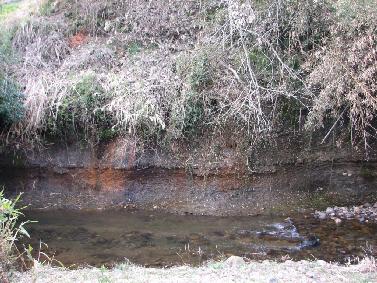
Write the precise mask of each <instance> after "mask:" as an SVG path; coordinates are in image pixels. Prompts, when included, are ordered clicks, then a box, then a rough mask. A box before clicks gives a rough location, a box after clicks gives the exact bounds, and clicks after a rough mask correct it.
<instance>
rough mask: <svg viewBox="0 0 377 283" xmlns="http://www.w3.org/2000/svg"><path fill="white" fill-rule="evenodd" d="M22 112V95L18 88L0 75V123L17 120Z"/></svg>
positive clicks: (6, 123)
mask: <svg viewBox="0 0 377 283" xmlns="http://www.w3.org/2000/svg"><path fill="white" fill-rule="evenodd" d="M23 114H24V108H23V95H22V93H21V92H20V88H19V87H18V86H17V85H16V84H15V83H14V82H12V81H11V80H9V79H7V78H4V77H2V76H1V75H0V125H3V126H6V125H10V124H12V123H16V122H19V121H20V120H21V119H22V117H23Z"/></svg>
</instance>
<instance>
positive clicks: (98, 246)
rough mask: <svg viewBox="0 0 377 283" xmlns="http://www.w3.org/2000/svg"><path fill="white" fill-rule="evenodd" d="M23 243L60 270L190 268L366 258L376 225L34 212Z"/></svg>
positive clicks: (373, 242)
mask: <svg viewBox="0 0 377 283" xmlns="http://www.w3.org/2000/svg"><path fill="white" fill-rule="evenodd" d="M25 217H26V218H27V219H31V220H36V221H38V222H37V223H33V224H30V226H29V231H30V234H31V239H29V240H24V241H25V242H24V244H28V243H31V244H32V245H33V247H34V248H35V250H38V246H39V243H40V240H42V242H43V243H46V244H47V245H48V248H45V247H44V248H42V251H44V252H47V253H48V254H49V255H50V256H53V257H54V258H55V259H56V260H58V261H60V262H62V263H63V264H64V265H65V266H72V265H73V266H82V265H94V266H101V265H107V266H109V265H112V264H114V263H116V262H122V261H124V260H125V259H128V260H129V261H131V262H133V263H137V264H142V265H145V266H159V267H161V266H172V265H182V264H191V265H198V264H201V263H203V262H205V261H207V260H209V259H221V258H222V257H224V256H230V255H238V256H244V257H247V258H250V259H274V260H280V259H282V258H288V257H289V258H291V259H293V260H299V259H323V260H327V261H339V262H344V261H347V258H349V257H354V256H363V255H365V253H373V247H376V245H377V236H376V235H377V224H371V223H369V224H368V223H364V224H361V223H359V222H357V221H344V222H342V223H341V224H340V225H336V224H335V223H334V221H332V220H328V221H320V220H317V219H314V218H313V217H311V216H307V217H304V216H303V215H293V216H292V217H291V218H289V219H285V218H283V217H277V216H253V217H209V216H192V215H187V216H182V215H181V216H180V215H171V214H165V213H160V212H148V211H134V212H129V211H122V210H108V211H67V210H47V211H46V210H39V211H38V210H34V211H27V212H26V213H25Z"/></svg>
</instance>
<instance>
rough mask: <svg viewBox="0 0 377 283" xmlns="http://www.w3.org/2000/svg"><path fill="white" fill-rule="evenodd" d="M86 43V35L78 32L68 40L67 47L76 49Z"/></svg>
mask: <svg viewBox="0 0 377 283" xmlns="http://www.w3.org/2000/svg"><path fill="white" fill-rule="evenodd" d="M87 42H88V35H87V34H86V33H85V32H83V31H79V32H78V33H76V34H75V35H74V36H72V37H70V38H69V39H68V45H69V47H71V48H77V47H79V46H81V45H83V44H85V43H87Z"/></svg>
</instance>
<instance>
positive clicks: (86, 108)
mask: <svg viewBox="0 0 377 283" xmlns="http://www.w3.org/2000/svg"><path fill="white" fill-rule="evenodd" d="M108 98H109V96H108V95H107V93H106V92H105V90H104V89H103V88H102V87H101V85H100V84H99V82H98V81H97V78H96V77H95V76H94V75H93V74H91V73H88V74H84V75H83V77H82V78H81V79H79V80H78V81H76V82H74V84H73V85H72V86H70V88H69V89H68V93H67V94H65V95H63V97H62V99H61V100H60V101H57V102H56V113H54V114H53V115H52V116H50V117H49V119H48V122H47V130H48V131H49V132H50V133H51V134H53V135H57V136H58V137H71V136H72V134H73V133H75V134H76V135H78V136H79V137H80V138H84V139H86V140H88V139H89V138H90V137H95V138H97V140H98V139H105V138H109V137H111V136H113V134H114V131H109V130H108V128H110V127H111V122H112V118H111V116H110V115H108V113H106V112H105V111H104V110H103V109H102V107H103V106H104V105H105V103H106V102H107V100H108Z"/></svg>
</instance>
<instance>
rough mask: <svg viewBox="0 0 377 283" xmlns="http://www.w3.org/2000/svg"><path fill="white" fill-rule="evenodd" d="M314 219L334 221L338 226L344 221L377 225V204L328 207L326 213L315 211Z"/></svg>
mask: <svg viewBox="0 0 377 283" xmlns="http://www.w3.org/2000/svg"><path fill="white" fill-rule="evenodd" d="M314 217H316V218H318V219H320V220H324V219H333V220H334V221H335V223H337V224H340V223H341V222H342V219H343V220H351V219H356V220H359V221H360V222H376V223H377V202H376V203H375V204H374V205H371V204H370V203H365V204H363V205H359V206H353V207H337V206H335V207H328V208H327V209H326V210H325V211H315V212H314Z"/></svg>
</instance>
